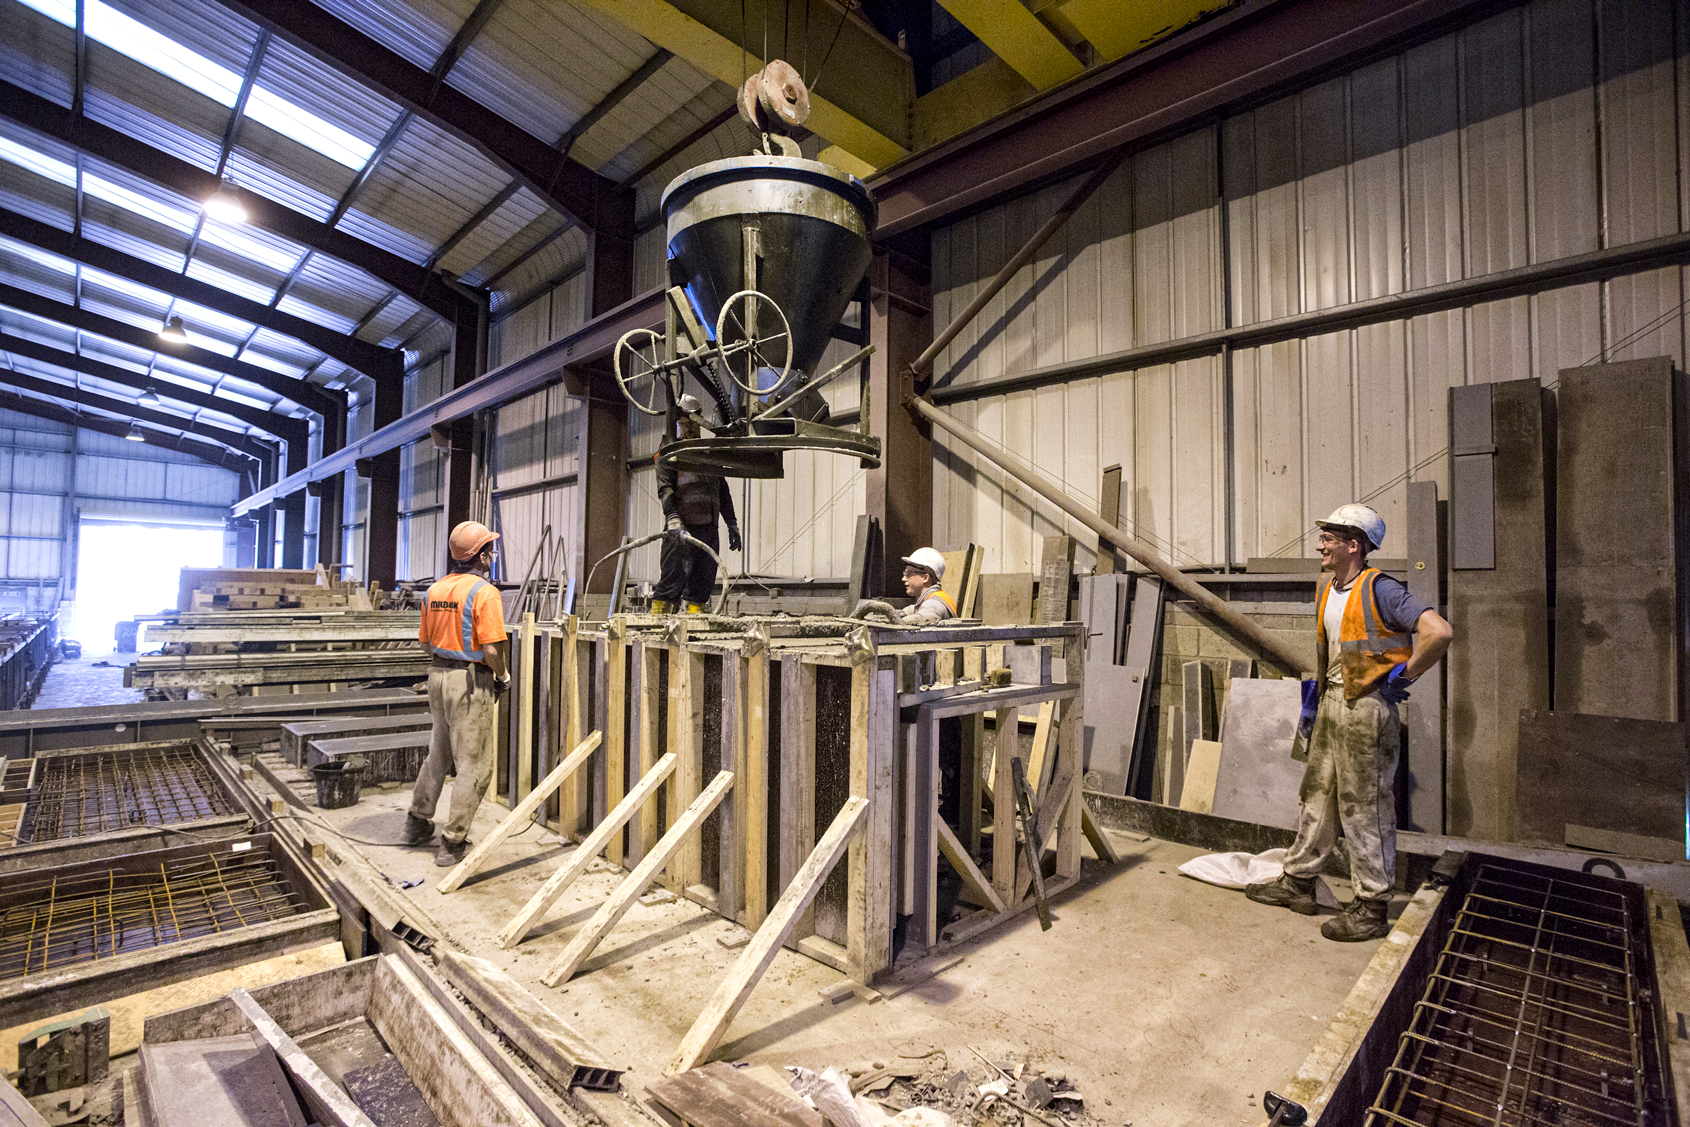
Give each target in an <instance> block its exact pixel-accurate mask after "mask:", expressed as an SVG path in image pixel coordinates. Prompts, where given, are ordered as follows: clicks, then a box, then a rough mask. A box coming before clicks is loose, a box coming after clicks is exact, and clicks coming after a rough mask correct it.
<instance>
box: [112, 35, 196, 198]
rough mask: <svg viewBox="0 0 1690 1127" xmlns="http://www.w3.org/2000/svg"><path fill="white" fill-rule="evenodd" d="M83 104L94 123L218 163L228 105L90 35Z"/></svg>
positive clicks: (167, 149)
mask: <svg viewBox="0 0 1690 1127" xmlns="http://www.w3.org/2000/svg"><path fill="white" fill-rule="evenodd" d="M84 104H85V106H86V108H87V113H88V116H89V117H91V118H93V119H94V120H95V121H99V122H103V123H105V124H106V125H109V126H111V127H112V128H113V129H116V130H118V131H119V132H122V133H125V134H128V135H129V136H131V137H134V138H136V139H137V140H141V141H145V142H146V143H147V144H149V145H152V146H154V147H155V148H159V149H163V150H164V151H165V152H168V153H171V154H172V155H174V156H178V157H180V158H182V159H183V160H186V161H189V162H191V163H193V164H196V165H198V166H199V167H201V168H204V169H212V168H216V167H217V154H218V152H219V150H220V149H221V147H222V142H223V130H224V129H225V128H226V127H227V125H228V123H229V110H228V108H227V107H226V106H223V105H221V104H220V103H218V102H216V101H213V100H212V99H211V98H208V97H206V96H205V95H204V94H201V93H199V92H197V91H194V90H191V89H189V88H188V87H186V86H184V85H182V84H181V83H180V82H177V81H176V80H175V79H173V78H170V77H169V76H167V75H164V74H160V73H159V72H158V71H156V70H154V69H153V68H151V67H149V66H144V65H142V64H141V63H138V62H136V61H135V60H134V59H131V58H129V57H127V56H125V55H122V54H119V53H118V52H117V51H115V50H113V49H112V48H110V47H107V46H106V45H105V44H103V43H97V42H95V41H94V40H92V39H90V40H89V41H88V82H87V92H86V95H85V99H84Z"/></svg>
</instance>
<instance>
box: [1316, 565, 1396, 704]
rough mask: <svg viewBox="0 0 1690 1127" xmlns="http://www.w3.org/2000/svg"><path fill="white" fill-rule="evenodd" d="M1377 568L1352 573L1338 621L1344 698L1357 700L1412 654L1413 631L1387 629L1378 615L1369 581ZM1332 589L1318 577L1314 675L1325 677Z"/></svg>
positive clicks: (1322, 678)
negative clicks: (1346, 601) (1329, 596)
mask: <svg viewBox="0 0 1690 1127" xmlns="http://www.w3.org/2000/svg"><path fill="white" fill-rule="evenodd" d="M1378 578H1379V569H1378V568H1375V567H1370V568H1367V569H1365V570H1364V571H1363V572H1362V573H1361V574H1360V575H1358V576H1356V581H1355V584H1354V585H1353V586H1352V587H1351V588H1350V600H1349V602H1348V603H1346V604H1345V605H1344V617H1343V620H1342V621H1341V622H1340V623H1339V625H1338V647H1339V649H1338V661H1339V664H1340V667H1341V668H1342V669H1343V673H1344V699H1345V700H1358V699H1360V698H1361V697H1364V696H1366V695H1367V694H1368V693H1370V692H1372V691H1373V690H1374V689H1375V688H1377V687H1378V686H1379V683H1380V682H1381V681H1383V680H1384V679H1385V677H1386V676H1387V675H1388V674H1389V673H1390V672H1391V670H1393V669H1395V668H1396V667H1397V666H1398V665H1400V664H1401V663H1402V662H1405V661H1407V660H1408V659H1409V658H1410V657H1412V656H1414V635H1412V634H1394V633H1391V632H1389V630H1388V629H1387V627H1386V626H1385V624H1384V621H1383V620H1382V619H1381V618H1380V617H1379V603H1378V601H1377V600H1376V599H1374V597H1373V584H1374V582H1375V581H1376V580H1377V579H1378ZM1331 593H1332V580H1331V578H1330V577H1327V578H1325V579H1323V580H1322V581H1321V585H1320V597H1319V598H1317V599H1316V600H1315V607H1314V640H1315V651H1316V654H1317V655H1318V656H1317V669H1316V676H1317V677H1319V678H1320V679H1321V680H1323V681H1324V680H1325V679H1326V669H1327V663H1328V661H1329V660H1330V655H1329V652H1328V649H1327V638H1326V598H1327V596H1328V595H1330V594H1331Z"/></svg>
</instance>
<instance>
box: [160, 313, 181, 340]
mask: <svg viewBox="0 0 1690 1127" xmlns="http://www.w3.org/2000/svg"><path fill="white" fill-rule="evenodd" d="M158 339H159V340H163V341H169V342H170V343H171V344H187V343H188V326H187V324H186V323H185V322H184V321H183V320H182V318H181V317H180V316H176V317H172V318H171V319H170V320H169V321H168V322H166V323H165V326H164V328H162V329H160V330H159V332H158Z"/></svg>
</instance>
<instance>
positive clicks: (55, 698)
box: [34, 654, 145, 708]
mask: <svg viewBox="0 0 1690 1127" xmlns="http://www.w3.org/2000/svg"><path fill="white" fill-rule="evenodd" d="M134 660H135V655H134V654H96V655H93V656H91V657H82V658H77V659H76V660H75V661H66V660H64V659H62V658H61V659H60V660H58V661H55V662H54V663H53V666H52V668H51V669H49V670H47V679H46V680H45V681H43V682H42V683H41V692H40V693H39V694H37V695H36V698H35V705H34V707H36V708H90V707H92V706H94V705H99V704H138V703H140V701H142V700H143V699H145V693H143V692H142V691H141V690H140V689H126V688H124V687H123V667H124V666H125V665H128V664H129V663H130V662H132V661H134ZM96 661H104V662H108V663H109V664H108V665H107V666H96V665H95V664H94V663H95V662H96Z"/></svg>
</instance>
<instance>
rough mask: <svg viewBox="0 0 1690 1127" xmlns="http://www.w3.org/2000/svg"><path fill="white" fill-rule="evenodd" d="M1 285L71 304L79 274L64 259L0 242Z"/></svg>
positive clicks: (8, 240) (9, 240) (16, 244)
mask: <svg viewBox="0 0 1690 1127" xmlns="http://www.w3.org/2000/svg"><path fill="white" fill-rule="evenodd" d="M0 281H4V282H5V283H6V284H7V285H10V286H17V287H18V288H19V289H24V290H28V291H30V292H31V293H38V294H41V295H42V296H44V297H50V298H52V299H54V300H55V301H70V300H71V298H72V296H73V294H74V292H75V287H76V270H75V267H74V266H72V265H71V264H70V263H68V262H66V261H64V260H63V259H61V258H55V257H52V256H49V255H44V254H42V253H41V252H39V251H37V250H35V248H33V247H29V246H25V245H24V244H22V243H17V242H14V241H12V240H11V239H4V238H0Z"/></svg>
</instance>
